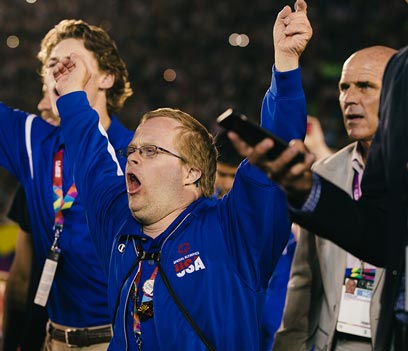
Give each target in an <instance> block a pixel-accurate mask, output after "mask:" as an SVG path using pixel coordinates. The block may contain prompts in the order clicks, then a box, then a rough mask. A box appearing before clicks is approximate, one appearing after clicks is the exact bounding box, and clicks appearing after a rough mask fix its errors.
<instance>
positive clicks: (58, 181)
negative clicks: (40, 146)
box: [52, 149, 78, 231]
mask: <svg viewBox="0 0 408 351" xmlns="http://www.w3.org/2000/svg"><path fill="white" fill-rule="evenodd" d="M63 156H64V151H63V150H62V149H61V150H59V151H57V152H56V153H55V155H54V171H53V176H52V189H53V192H54V212H55V220H54V227H55V228H57V227H58V228H59V229H60V231H62V227H63V225H64V215H63V213H62V210H67V209H69V208H71V207H72V205H73V203H74V201H75V199H76V197H77V195H78V192H77V188H76V186H75V183H72V185H71V187H70V188H69V189H68V191H67V193H66V194H65V196H64V193H63V190H62V176H63V164H62V160H63Z"/></svg>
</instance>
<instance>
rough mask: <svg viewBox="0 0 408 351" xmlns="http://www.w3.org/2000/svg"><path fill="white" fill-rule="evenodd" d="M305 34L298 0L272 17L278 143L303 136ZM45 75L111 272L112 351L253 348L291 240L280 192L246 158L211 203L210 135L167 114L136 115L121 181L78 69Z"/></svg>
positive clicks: (271, 111)
mask: <svg viewBox="0 0 408 351" xmlns="http://www.w3.org/2000/svg"><path fill="white" fill-rule="evenodd" d="M311 34H312V30H311V27H310V24H309V21H308V19H307V16H306V3H305V2H304V1H303V0H299V1H297V11H296V12H292V11H291V9H290V7H289V6H286V7H285V8H284V9H283V10H282V11H281V12H280V13H279V14H278V17H277V20H276V24H275V27H274V42H275V49H276V50H275V67H274V72H273V73H274V74H273V80H272V85H271V88H270V89H269V90H268V92H267V93H266V95H265V99H264V102H263V111H262V118H261V123H262V125H263V126H264V127H265V128H267V129H269V130H271V131H273V132H275V133H276V134H278V135H280V136H281V137H282V138H284V139H286V140H289V139H291V138H294V137H299V138H303V137H304V135H305V129H306V106H305V98H304V94H303V90H302V86H301V80H300V72H299V67H298V65H299V56H300V54H301V53H302V52H303V50H304V48H305V46H306V44H307V42H308V40H309V39H310V37H311ZM51 73H52V74H53V75H54V77H55V80H56V86H55V90H56V91H57V92H58V93H59V94H60V97H59V98H58V101H57V106H58V110H59V113H60V116H61V118H62V123H61V126H62V130H63V133H64V135H66V136H67V137H68V136H69V138H66V147H67V151H68V154H69V157H70V159H71V160H72V162H73V163H74V172H75V179H76V183H77V185H78V191H79V193H80V194H81V199H82V200H83V202H84V206H85V208H86V211H87V214H88V223H89V226H90V230H91V233H92V235H93V237H94V241H95V243H96V245H97V250H98V252H99V255H100V257H101V259H102V260H103V262H104V263H105V267H106V269H107V270H108V271H109V303H110V307H111V308H112V313H113V315H114V337H113V339H112V342H111V344H110V349H111V350H205V349H209V350H215V349H217V350H258V349H259V324H260V320H261V316H262V308H263V303H264V300H265V291H266V289H267V285H268V280H269V277H270V275H271V273H272V271H273V268H274V266H275V264H276V262H277V260H278V259H279V257H280V255H281V252H282V250H283V248H284V247H285V245H286V242H287V239H288V236H289V233H290V222H289V220H288V215H287V204H286V201H285V196H284V193H283V192H282V191H281V190H280V189H279V188H278V187H277V186H276V185H275V184H274V183H272V182H270V181H269V180H268V179H267V177H266V176H265V174H264V173H262V172H261V171H260V170H259V169H257V168H256V167H253V166H252V165H251V164H249V163H248V162H247V161H243V162H242V164H241V165H240V167H239V169H238V171H237V175H236V179H235V182H234V185H233V187H232V189H231V191H230V192H229V193H228V194H227V195H226V196H224V197H223V198H222V199H219V200H216V199H214V198H213V197H212V194H213V191H214V178H215V171H216V157H217V151H216V148H215V146H214V140H213V137H212V136H211V135H210V134H209V133H208V131H207V130H206V129H205V128H204V127H203V126H202V125H201V124H200V123H199V122H198V121H197V120H195V119H194V118H193V117H191V116H190V115H188V114H186V113H184V112H182V111H180V110H174V109H169V108H162V109H158V110H155V111H151V112H148V113H146V114H145V115H144V116H143V118H142V120H141V122H140V124H139V126H138V128H137V129H136V132H135V134H134V137H133V140H132V141H131V143H130V144H129V146H128V148H127V158H128V161H127V165H126V174H125V175H123V174H121V172H120V168H119V167H118V165H117V159H116V157H115V154H114V153H110V144H109V141H108V139H106V138H105V137H104V135H103V133H101V130H100V128H98V113H97V111H95V110H93V109H92V108H91V106H90V105H89V103H88V99H87V96H86V94H85V93H84V92H83V90H84V87H86V85H87V84H88V82H89V81H92V79H93V74H92V73H91V72H90V70H89V67H88V65H87V62H86V60H84V58H83V57H82V55H81V54H79V53H76V52H72V53H71V54H70V55H69V57H67V58H64V59H61V60H59V62H58V63H57V64H56V66H55V67H53V68H52V70H51V69H50V70H49V71H48V73H47V74H51ZM289 87H290V88H289ZM51 88H53V86H51ZM288 88H289V89H288ZM129 209H130V211H129Z"/></svg>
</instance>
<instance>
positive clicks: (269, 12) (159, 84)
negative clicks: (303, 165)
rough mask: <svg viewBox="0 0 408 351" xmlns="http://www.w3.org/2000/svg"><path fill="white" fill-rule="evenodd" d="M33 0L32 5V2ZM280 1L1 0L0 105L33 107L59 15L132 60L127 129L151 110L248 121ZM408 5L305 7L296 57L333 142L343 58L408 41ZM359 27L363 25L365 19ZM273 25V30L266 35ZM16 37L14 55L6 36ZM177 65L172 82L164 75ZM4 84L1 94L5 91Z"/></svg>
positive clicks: (314, 110)
mask: <svg viewBox="0 0 408 351" xmlns="http://www.w3.org/2000/svg"><path fill="white" fill-rule="evenodd" d="M30 2H32V0H31V1H30ZM286 3H287V2H286V1H282V0H273V1H270V0H255V1H248V2H237V1H232V0H224V1H216V0H206V1H204V0H194V1H183V0H174V1H171V2H168V1H163V0H155V1H152V2H145V1H134V0H120V1H119V0H116V1H114V0H109V1H104V2H103V3H101V2H93V1H86V2H85V1H80V0H70V1H68V2H66V1H51V0H37V1H36V2H34V3H28V2H26V1H23V0H21V1H17V2H15V1H3V2H0V23H1V28H2V30H1V33H0V78H1V81H2V86H3V87H4V88H3V89H2V94H1V95H2V100H3V101H4V102H6V103H7V104H8V105H10V106H19V107H20V108H22V109H24V110H26V111H35V107H36V104H37V102H38V100H39V98H40V95H41V91H40V90H39V89H38V87H39V78H38V76H37V75H36V74H35V72H36V71H38V69H39V63H38V61H37V60H36V59H35V55H36V53H37V51H38V48H39V42H40V40H41V38H42V36H43V35H44V34H45V33H46V32H47V31H48V29H49V28H51V27H52V26H53V25H55V23H58V22H59V21H60V20H61V19H63V18H81V19H84V20H85V21H88V22H89V23H91V24H96V25H100V26H102V27H103V28H104V29H106V30H107V31H108V32H109V34H110V35H111V36H112V37H113V38H114V40H115V41H116V43H117V45H118V47H119V50H120V53H121V55H122V56H123V57H124V59H125V61H126V62H127V64H128V68H129V72H130V80H131V84H132V87H133V89H134V96H133V97H131V98H130V99H129V100H128V101H127V103H126V105H125V109H124V111H123V113H122V114H121V118H122V119H123V122H124V123H125V124H126V125H127V126H128V127H129V128H133V127H134V126H135V125H136V123H137V121H138V120H139V118H140V117H141V116H142V115H143V113H145V112H146V111H148V110H151V109H154V108H157V107H160V106H169V107H178V108H181V109H182V110H184V111H186V112H188V113H191V114H192V115H194V116H198V117H199V118H200V119H201V121H202V122H204V124H206V125H207V126H208V127H209V128H210V129H212V128H214V125H213V123H214V120H215V118H216V116H218V115H219V114H220V113H221V112H223V111H224V110H225V109H226V108H227V107H229V106H236V107H237V108H239V109H240V110H241V111H242V112H243V113H245V114H247V115H248V116H249V117H250V118H257V116H259V106H260V102H261V97H262V96H263V94H264V91H265V88H266V87H267V86H268V85H269V75H268V74H265V72H268V71H269V69H270V67H271V65H272V62H271V57H273V56H272V55H271V53H272V51H273V46H272V44H271V36H272V28H271V20H272V19H273V18H274V16H275V14H276V13H277V12H278V11H279V10H280V9H281V8H282V7H283V6H284V5H285V4H286ZM407 12H408V8H407V7H406V5H405V4H404V3H403V2H402V1H398V0H396V1H380V0H373V1H369V2H367V1H363V0H349V1H335V0H315V1H312V2H311V3H310V4H309V11H308V13H309V18H310V20H311V22H312V24H313V30H314V37H313V39H312V41H311V42H310V44H309V47H308V50H307V52H306V53H305V55H304V57H303V59H302V67H303V70H302V75H303V79H304V88H305V92H306V97H307V103H308V113H309V114H311V115H315V116H318V117H319V119H320V120H321V123H322V126H323V130H324V131H325V133H326V139H327V143H328V144H329V146H331V147H334V148H339V147H340V146H344V145H345V144H346V143H347V139H346V138H345V137H344V133H343V126H342V120H341V112H340V109H339V108H338V103H337V97H338V91H337V89H336V87H337V82H338V77H339V75H340V72H341V66H342V64H343V62H344V59H345V58H346V57H348V56H349V55H350V54H351V53H352V52H354V51H356V50H358V49H360V48H363V47H367V46H370V45H377V44H381V45H387V46H390V47H394V48H399V47H401V46H403V45H404V44H406V40H405V39H406V37H407V34H408V16H407V14H408V13H407ZM362 21H364V25H361V22H362ZM269 28H270V30H268V29H269ZM232 33H238V34H246V35H248V37H249V44H248V45H247V46H246V47H240V46H231V45H230V44H229V42H228V38H229V36H230V35H231V34H232ZM11 35H16V36H17V37H18V38H19V46H18V47H16V48H14V49H11V48H9V47H8V46H7V45H6V41H7V38H8V37H9V36H11ZM166 69H173V70H174V71H175V73H176V79H175V80H174V81H171V82H168V81H165V80H164V79H163V73H164V71H165V70H166ZM5 87H7V88H5Z"/></svg>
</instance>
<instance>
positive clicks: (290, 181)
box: [228, 132, 315, 204]
mask: <svg viewBox="0 0 408 351" xmlns="http://www.w3.org/2000/svg"><path fill="white" fill-rule="evenodd" d="M228 137H229V138H230V139H231V141H232V143H233V144H234V146H235V147H236V149H237V150H238V152H239V153H240V154H241V155H242V156H244V157H246V158H247V159H248V161H249V162H250V163H251V164H253V165H255V166H257V167H258V168H260V169H261V170H262V171H264V172H265V173H266V175H267V176H268V178H269V179H271V180H273V181H275V182H276V183H278V184H279V185H280V186H281V187H282V188H283V189H284V190H285V192H286V193H287V195H288V197H289V199H290V200H292V201H293V203H294V204H303V203H304V201H305V200H306V199H307V197H308V195H309V192H310V190H311V188H312V184H313V179H312V172H311V167H312V164H313V162H314V161H315V156H314V155H313V154H311V153H309V152H308V151H307V150H306V147H305V145H304V143H303V142H302V141H300V140H292V141H291V142H290V144H289V147H288V148H287V149H285V150H284V151H283V152H282V153H281V154H280V156H278V157H277V158H276V159H275V160H273V161H269V160H268V159H267V158H266V157H265V155H266V153H267V151H268V150H269V149H271V148H273V145H274V144H273V140H272V139H264V140H262V141H261V142H260V143H258V144H257V145H255V146H254V147H251V146H249V145H248V144H247V143H245V141H243V140H242V139H240V138H239V136H238V135H237V134H236V133H233V132H229V133H228ZM299 152H302V153H304V154H305V160H304V162H301V163H296V164H295V165H293V166H291V167H290V166H289V165H290V163H291V161H292V160H293V158H294V157H295V156H296V155H297V154H298V153H299Z"/></svg>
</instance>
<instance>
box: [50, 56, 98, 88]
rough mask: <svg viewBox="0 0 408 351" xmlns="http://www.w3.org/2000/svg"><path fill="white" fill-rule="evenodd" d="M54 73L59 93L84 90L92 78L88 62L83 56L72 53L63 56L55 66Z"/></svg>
mask: <svg viewBox="0 0 408 351" xmlns="http://www.w3.org/2000/svg"><path fill="white" fill-rule="evenodd" d="M52 74H53V76H54V79H55V81H56V86H55V88H56V90H57V92H58V94H59V95H65V94H68V93H72V92H74V91H80V90H84V88H85V86H86V84H87V83H88V81H89V79H90V78H91V74H90V72H89V70H88V67H87V64H86V62H85V60H84V58H83V57H81V56H80V55H78V54H75V53H72V54H71V55H70V56H69V57H64V58H62V59H61V60H60V61H59V62H58V63H57V64H56V65H55V66H54V68H53V70H52Z"/></svg>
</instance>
